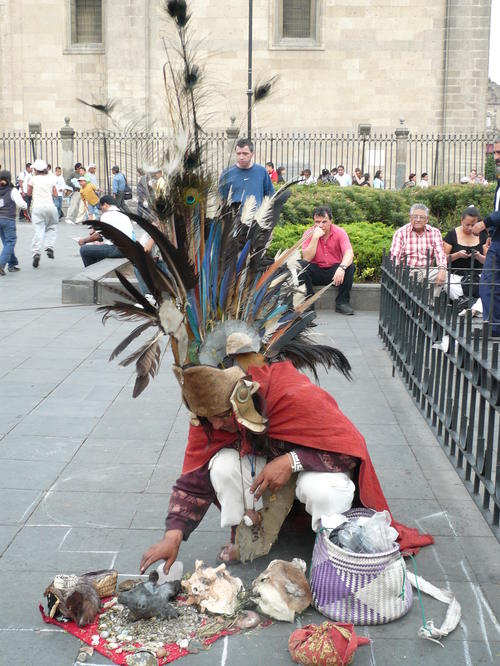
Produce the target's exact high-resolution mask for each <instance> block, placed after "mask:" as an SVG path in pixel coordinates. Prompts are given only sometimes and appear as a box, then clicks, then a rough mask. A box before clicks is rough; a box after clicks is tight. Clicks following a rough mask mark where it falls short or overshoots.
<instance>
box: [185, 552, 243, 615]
mask: <svg viewBox="0 0 500 666" xmlns="http://www.w3.org/2000/svg"><path fill="white" fill-rule="evenodd" d="M195 566H196V568H195V572H194V574H193V575H192V576H191V577H190V578H189V579H188V580H183V581H182V587H183V588H184V589H185V590H186V593H187V594H188V598H187V602H186V603H188V604H196V605H197V606H198V607H199V608H200V610H201V611H202V612H203V611H209V612H210V613H215V614H218V615H234V613H235V611H236V605H237V601H238V599H237V597H238V593H239V592H241V590H242V589H243V583H242V582H241V579H240V578H233V577H232V576H231V575H230V574H229V572H228V571H227V570H226V565H225V564H221V565H220V566H218V567H216V568H212V567H204V566H203V562H202V561H201V560H196V565H195Z"/></svg>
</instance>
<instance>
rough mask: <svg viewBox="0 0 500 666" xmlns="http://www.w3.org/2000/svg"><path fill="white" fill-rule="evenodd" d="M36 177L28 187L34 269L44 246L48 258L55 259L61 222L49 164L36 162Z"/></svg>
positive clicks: (34, 169)
mask: <svg viewBox="0 0 500 666" xmlns="http://www.w3.org/2000/svg"><path fill="white" fill-rule="evenodd" d="M33 171H34V173H35V175H34V176H33V177H32V179H31V185H29V186H28V196H31V197H32V205H31V221H32V222H33V229H34V234H33V241H32V243H31V251H32V254H33V268H38V265H39V264H40V254H41V251H42V246H44V248H45V252H46V253H47V257H48V258H49V259H53V258H54V246H55V244H56V238H57V223H58V221H59V218H58V215H57V208H56V207H55V205H54V197H57V189H56V186H55V177H54V176H53V175H50V174H49V172H48V168H47V162H45V161H44V160H40V159H38V160H35V162H34V163H33Z"/></svg>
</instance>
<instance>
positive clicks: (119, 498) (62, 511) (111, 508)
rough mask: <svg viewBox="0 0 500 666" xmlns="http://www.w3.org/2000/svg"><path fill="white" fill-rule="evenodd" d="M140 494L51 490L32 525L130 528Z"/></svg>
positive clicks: (36, 513)
mask: <svg viewBox="0 0 500 666" xmlns="http://www.w3.org/2000/svg"><path fill="white" fill-rule="evenodd" d="M139 498H140V495H139V494H138V493H106V492H71V491H68V492H49V493H46V494H45V496H44V497H43V499H42V501H41V502H40V505H39V506H38V507H37V509H36V511H35V512H34V513H33V515H32V516H31V518H30V519H29V521H28V522H29V524H31V525H68V526H80V527H129V525H130V523H131V522H132V518H133V517H134V515H135V512H136V510H137V506H138V503H139Z"/></svg>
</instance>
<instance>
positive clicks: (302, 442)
mask: <svg viewBox="0 0 500 666" xmlns="http://www.w3.org/2000/svg"><path fill="white" fill-rule="evenodd" d="M230 342H231V336H229V337H228V352H229V351H230V350H229V345H230ZM233 358H234V360H235V362H236V365H234V366H233V367H231V368H227V369H224V370H221V369H218V368H213V367H210V366H207V365H199V366H191V367H187V368H185V369H181V368H179V367H174V372H175V374H176V376H177V379H178V380H179V383H180V384H181V387H182V392H183V397H184V400H185V402H186V404H187V406H188V408H189V410H190V411H191V413H192V414H193V415H196V417H195V418H194V419H192V420H191V426H190V430H189V439H188V444H187V449H186V453H185V457H184V464H183V470H182V474H181V476H180V477H179V478H178V479H177V481H176V482H175V484H174V487H173V489H172V494H171V498H170V504H169V510H168V515H167V518H166V532H165V535H164V537H163V539H162V540H161V541H159V542H158V543H156V544H154V545H153V546H151V547H150V548H149V549H148V550H147V551H146V552H145V553H144V555H143V556H142V560H141V567H140V568H141V573H144V571H145V570H146V569H147V568H148V567H149V566H151V565H152V564H153V563H154V562H156V561H157V560H165V565H164V570H165V571H166V572H168V570H169V569H170V566H171V565H172V564H173V562H174V561H175V560H176V558H177V554H178V551H179V547H180V545H181V543H182V541H183V540H187V539H188V537H189V535H190V534H191V532H192V531H193V530H194V529H195V528H196V527H197V526H198V524H199V523H200V521H201V520H202V518H203V516H204V515H205V513H206V512H207V510H208V508H209V507H210V505H211V504H212V503H215V504H217V505H218V506H219V507H220V511H221V527H228V528H231V542H230V543H229V544H227V545H226V546H225V547H224V548H223V549H222V550H221V552H220V554H219V557H220V559H221V560H222V561H225V562H234V561H236V560H237V559H238V558H239V556H240V553H239V551H238V542H237V539H236V528H237V527H238V526H239V524H240V523H241V521H242V520H244V519H245V522H246V524H247V525H248V524H249V523H248V522H247V520H249V521H250V523H252V524H253V525H254V526H256V525H258V522H257V521H256V520H255V514H256V513H258V512H259V509H260V504H259V502H260V499H261V497H262V495H263V493H264V492H265V491H266V490H269V491H271V492H272V493H273V494H274V495H277V494H278V493H280V491H281V490H282V489H284V487H285V486H286V485H287V484H288V483H289V481H290V480H291V477H292V476H294V477H295V478H294V479H293V481H295V491H294V492H295V497H296V498H297V499H298V500H299V501H300V502H302V503H303V504H304V505H305V509H306V511H307V512H308V513H309V514H310V515H311V518H312V528H313V530H315V531H317V530H318V529H319V528H320V519H321V516H322V515H331V514H336V513H343V512H345V511H347V510H348V509H349V508H350V507H351V506H352V504H353V502H355V503H356V504H357V505H363V506H366V507H370V508H373V509H375V510H377V511H382V510H385V509H388V506H387V502H386V500H385V497H384V495H383V492H382V489H381V487H380V484H379V481H378V478H377V475H376V473H375V469H374V468H373V465H372V462H371V459H370V455H369V453H368V450H367V447H366V443H365V440H364V438H363V436H362V435H361V433H360V432H359V431H358V430H357V429H356V428H355V426H354V425H353V424H352V423H351V422H350V421H349V419H348V418H347V417H346V416H345V415H344V414H343V413H342V412H341V411H340V409H339V407H338V405H337V403H336V402H335V400H334V399H333V398H332V397H331V396H330V395H329V394H328V393H327V392H326V391H324V390H323V389H321V388H319V387H318V386H316V385H315V384H312V382H311V381H310V380H309V379H308V378H307V377H306V376H305V375H304V374H302V373H301V372H299V371H298V370H296V369H295V368H294V366H293V365H292V363H291V362H290V361H281V362H277V363H272V364H269V363H268V362H267V361H266V360H265V358H264V357H263V356H262V355H261V354H259V353H236V354H235V355H234V356H233ZM312 405H314V410H313V409H312V408H311V407H312ZM318 414H321V418H319V419H318V417H317V415H318ZM287 487H289V486H287ZM292 492H293V487H292ZM292 501H293V496H292ZM276 503H277V502H275V504H276ZM269 506H270V505H269ZM285 516H286V512H285V514H284V515H282V516H281V514H280V518H281V522H282V520H283V519H284V518H285ZM280 524H281V523H280ZM393 524H394V526H395V527H396V529H397V530H398V532H399V541H400V546H401V549H402V550H403V549H409V550H410V552H414V551H415V549H418V547H420V546H423V545H427V544H429V543H432V541H433V539H432V537H431V536H428V535H420V534H418V531H417V530H415V529H411V528H407V527H405V526H403V525H400V524H397V523H393ZM275 536H276V534H274V535H273V537H274V538H275ZM274 538H273V539H272V540H274ZM272 540H271V543H272ZM269 547H270V544H269V545H268V548H267V551H268V550H269ZM267 551H266V552H267ZM261 554H262V553H261ZM242 559H245V558H242Z"/></svg>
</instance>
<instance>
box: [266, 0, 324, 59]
mask: <svg viewBox="0 0 500 666" xmlns="http://www.w3.org/2000/svg"><path fill="white" fill-rule="evenodd" d="M321 1H322V0H274V6H273V19H272V20H273V23H274V30H273V37H274V38H273V46H274V47H277V48H294V49H295V48H318V47H320V41H319V27H320V25H319V20H320V9H321V6H320V5H321Z"/></svg>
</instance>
